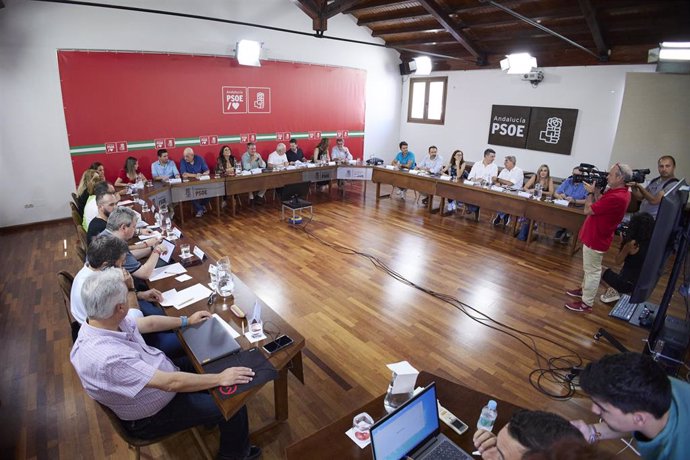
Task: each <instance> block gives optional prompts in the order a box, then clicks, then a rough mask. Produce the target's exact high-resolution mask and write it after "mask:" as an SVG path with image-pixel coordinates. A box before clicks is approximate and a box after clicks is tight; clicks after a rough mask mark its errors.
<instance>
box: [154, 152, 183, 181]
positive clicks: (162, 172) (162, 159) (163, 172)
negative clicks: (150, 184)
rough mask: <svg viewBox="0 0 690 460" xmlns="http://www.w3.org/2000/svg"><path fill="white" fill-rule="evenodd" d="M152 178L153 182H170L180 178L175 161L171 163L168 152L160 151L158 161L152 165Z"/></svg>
mask: <svg viewBox="0 0 690 460" xmlns="http://www.w3.org/2000/svg"><path fill="white" fill-rule="evenodd" d="M151 176H153V180H163V181H165V180H168V179H173V178H175V179H176V178H178V177H180V173H179V172H178V171H177V166H175V162H174V161H170V158H169V157H168V151H167V150H165V149H160V150H159V151H158V161H157V162H155V163H152V164H151Z"/></svg>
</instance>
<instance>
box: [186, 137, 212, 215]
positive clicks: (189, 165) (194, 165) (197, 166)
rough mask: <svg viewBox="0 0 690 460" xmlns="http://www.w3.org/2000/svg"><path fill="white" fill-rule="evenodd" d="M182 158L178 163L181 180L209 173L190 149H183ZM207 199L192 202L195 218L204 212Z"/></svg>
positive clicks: (203, 163) (204, 163)
mask: <svg viewBox="0 0 690 460" xmlns="http://www.w3.org/2000/svg"><path fill="white" fill-rule="evenodd" d="M182 155H183V158H182V161H181V162H180V171H182V178H183V179H198V178H199V177H201V176H206V175H208V173H209V169H208V166H206V162H205V161H204V159H203V158H201V157H200V156H199V155H195V154H194V150H192V149H191V147H187V148H186V149H184V153H183V154H182ZM208 201H209V199H208V198H203V199H201V200H192V206H193V207H194V212H196V217H202V216H203V215H204V213H205V212H206V205H207V204H208Z"/></svg>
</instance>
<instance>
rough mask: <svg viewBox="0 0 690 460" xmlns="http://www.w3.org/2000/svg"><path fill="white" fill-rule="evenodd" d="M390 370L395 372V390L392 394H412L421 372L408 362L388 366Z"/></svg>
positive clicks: (393, 389)
mask: <svg viewBox="0 0 690 460" xmlns="http://www.w3.org/2000/svg"><path fill="white" fill-rule="evenodd" d="M386 366H387V367H388V369H390V370H391V371H393V372H395V379H393V388H391V393H393V394H400V393H411V392H412V390H414V386H415V383H416V382H417V375H418V374H419V371H418V370H417V369H415V368H414V367H412V365H411V364H410V363H408V362H407V361H400V362H399V363H393V364H387V365H386Z"/></svg>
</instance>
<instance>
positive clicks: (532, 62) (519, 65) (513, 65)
mask: <svg viewBox="0 0 690 460" xmlns="http://www.w3.org/2000/svg"><path fill="white" fill-rule="evenodd" d="M536 67H537V58H535V57H532V56H531V55H530V54H529V53H514V54H508V55H507V56H506V58H505V59H503V60H501V70H507V71H508V73H509V74H521V73H522V74H524V73H527V72H530V71H531V70H532V69H535V68H536Z"/></svg>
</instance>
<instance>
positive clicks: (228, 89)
mask: <svg viewBox="0 0 690 460" xmlns="http://www.w3.org/2000/svg"><path fill="white" fill-rule="evenodd" d="M223 113H247V88H245V87H243V86H223Z"/></svg>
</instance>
